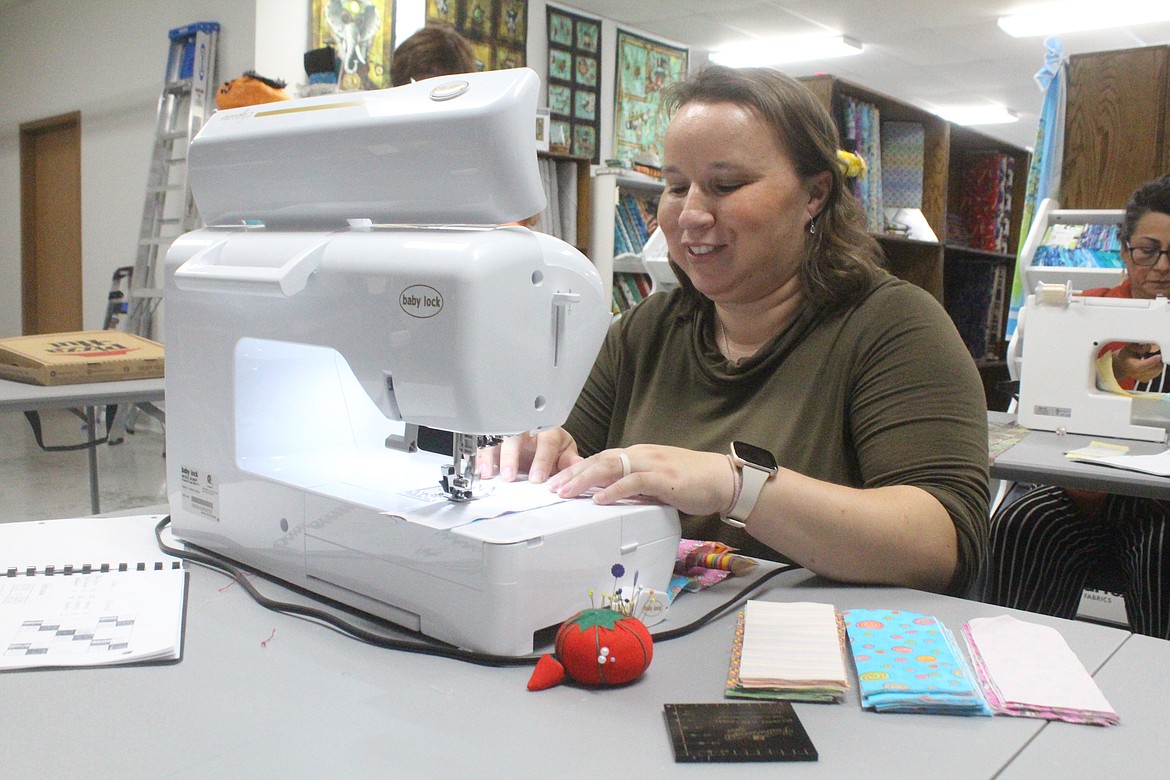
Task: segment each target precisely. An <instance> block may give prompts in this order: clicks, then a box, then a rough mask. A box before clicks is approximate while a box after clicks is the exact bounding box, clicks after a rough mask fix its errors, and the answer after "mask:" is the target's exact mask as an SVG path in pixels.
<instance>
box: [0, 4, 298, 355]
mask: <svg viewBox="0 0 1170 780" xmlns="http://www.w3.org/2000/svg"><path fill="white" fill-rule="evenodd" d="M265 1H266V2H275V0H265ZM299 2H300V0H298V3H299ZM305 2H306V3H307V0H305ZM256 5H257V3H256V2H255V1H254V0H202V2H189V1H187V2H184V1H183V0H84V1H83V2H79V1H78V0H26V2H24V3H19V4H17V5H15V6H11V7H6V8H5V9H4V10H3V11H0V83H2V84H4V98H3V100H0V279H4V280H5V282H4V283H3V284H0V337H6V336H14V335H18V334H19V333H20V327H21V323H20V309H21V306H20V284H19V279H20V125H21V123H24V122H31V121H35V120H38V119H45V118H48V117H52V116H57V115H59V114H65V113H69V112H73V111H80V112H81V231H82V232H81V246H82V268H83V270H82V274H83V279H82V295H83V301H84V307H85V310H84V323H85V327H87V328H97V327H101V323H102V319H103V316H104V314H105V298H106V293H107V291H108V290H109V286H110V277H111V275H112V274H113V272H114V269H115V268H117V267H118V266H121V265H128V264H132V263H133V262H134V253H135V244H136V241H137V237H138V228H139V222H140V221H141V218H142V201H143V196H144V193H145V189H146V177H147V173H148V171H149V168H150V151H151V148H152V145H153V142H154V118H155V112H156V110H157V104H158V96H159V92H160V91H161V89H162V79H163V75H164V70H165V66H166V58H167V51H168V48H169V45H170V41H169V39H168V38H167V32H168V31H169V30H171V29H173V28H175V27H180V26H182V25H184V24H189V23H191V22H199V21H217V22H219V23H220V25H222V27H221V34H220V39H219V41H220V43H219V57H218V61H219V74H221V75H222V74H225V73H227V74H239V73H242V72H243V71H244V70H247V69H248V68H251V67H253V56H254V48H255V41H256ZM303 15H304V14H302V16H303ZM302 51H303V47H302Z"/></svg>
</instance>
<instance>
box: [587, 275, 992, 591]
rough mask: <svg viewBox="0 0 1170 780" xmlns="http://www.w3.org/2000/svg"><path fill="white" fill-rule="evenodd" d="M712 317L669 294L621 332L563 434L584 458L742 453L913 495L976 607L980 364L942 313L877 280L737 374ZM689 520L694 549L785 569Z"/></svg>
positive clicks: (981, 539)
mask: <svg viewBox="0 0 1170 780" xmlns="http://www.w3.org/2000/svg"><path fill="white" fill-rule="evenodd" d="M712 317H713V308H712V306H711V305H710V304H709V303H706V302H705V303H704V305H702V306H697V305H696V304H694V303H692V302H691V301H689V300H688V299H687V298H685V297H684V295H683V292H682V291H681V290H675V291H673V292H671V293H667V294H657V295H652V296H650V297H649V298H647V299H646V300H645V301H643V302H642V303H641V304H640V305H639V306H637V307H635V308H633V309H631V310H629V311H627V312H626V313H625V314H623V315H622V317H621V318H620V319H618V320H617V321H615V322H614V324H613V325H612V327H611V328H610V331H609V333H608V335H607V336H606V339H605V343H604V344H603V345H602V348H601V352H600V354H599V355H598V357H597V361H596V363H595V364H594V366H593V370H592V372H591V374H590V376H589V379H588V380H587V381H586V383H585V387H584V389H583V390H582V392H581V395H580V397H579V398H578V400H577V404H576V406H575V408H574V409H573V412H572V413H571V414H570V416H569V419H568V421H567V422H566V423H565V427H566V429H567V430H568V431H569V432H570V433H571V434H572V435H573V437H574V438H575V439H576V441H577V445H578V448H579V450H580V452H581V454H582V455H590V454H592V453H596V452H600V451H601V450H604V449H607V448H610V447H624V446H629V445H633V444H664V445H673V446H678V447H686V448H688V449H692V450H700V451H708V452H718V453H726V452H727V451H728V446H729V444H730V442H731V441H733V440H737V439H738V440H742V441H746V442H749V443H751V444H755V445H757V446H760V447H764V448H765V449H768V450H771V452H772V453H773V454H774V455H775V456H776V460H777V461H778V462H779V463H780V465H781V466H783V467H786V468H789V469H792V470H794V471H798V472H800V473H802V474H805V475H807V476H810V477H814V478H816V479H820V480H824V481H827V482H833V483H837V484H840V485H846V486H850V487H860V488H873V487H881V486H885V485H914V486H916V487H919V488H922V489H923V490H926V491H927V492H929V493H930V494H931V495H933V496H934V497H935V498H937V499H938V500H939V501H940V502H941V503H942V505H943V506H944V507H946V509H947V511H948V512H949V513H950V515H951V518H952V520H953V521H954V523H955V531H956V536H957V540H958V552H959V554H958V561H959V562H958V566H957V568H956V570H955V575H954V578H953V580H952V581H951V584H950V587H949V589H948V590H949V591H950V592H952V593H957V594H963V593H966V592H967V591H968V590H969V588H970V587H971V585H972V584H973V583H974V581H975V578H976V576H977V574H978V571H979V567H980V563H981V561H982V560H983V556H984V550H985V546H986V539H987V526H988V523H987V508H988V487H987V416H986V408H985V400H984V395H983V386H982V383H981V381H980V378H979V374H978V371H977V370H976V368H975V364H974V362H973V361H972V360H971V356H970V354H969V353H968V352H967V350H966V348H965V347H964V346H963V342H962V340H961V339H960V338H959V335H958V333H957V332H956V331H955V327H954V325H953V324H952V322H951V320H950V318H949V317H948V315H947V314H946V312H945V311H944V310H943V308H942V307H941V306H940V305H939V304H938V302H937V301H936V300H935V299H934V298H933V297H931V296H930V295H929V294H928V293H927V292H925V291H924V290H922V289H921V288H919V287H916V286H914V285H912V284H909V283H907V282H904V281H901V280H899V279H895V278H894V277H892V276H889V275H888V274H884V273H883V275H882V276H881V277H880V279H879V280H878V282H876V283H875V284H874V286H873V288H872V289H871V290H870V291H869V293H868V294H867V295H866V296H865V297H864V298H863V299H862V300H861V302H860V303H858V304H856V305H854V306H852V307H849V308H844V309H838V310H835V311H825V310H817V309H814V308H812V307H805V309H803V310H802V311H801V313H800V314H798V315H797V317H796V318H795V320H794V321H793V322H792V323H791V324H790V325H789V326H788V327H787V328H785V330H784V331H783V332H782V333H780V334H778V335H777V336H776V337H775V338H773V339H772V340H771V341H769V342H768V343H767V344H765V345H764V347H763V348H761V349H760V350H759V352H757V353H756V355H754V356H752V357H751V358H748V359H745V360H743V361H741V362H740V363H739V365H734V364H732V363H730V362H729V361H728V360H726V359H725V358H724V357H723V355H722V354H721V353H720V351H719V349H718V347H717V345H716V343H715V336H714V330H713V326H712V321H713V320H712ZM682 521H683V536H684V537H686V538H693V539H703V540H719V541H722V542H725V543H727V544H729V545H732V546H733V547H736V548H738V549H739V550H741V551H743V552H744V553H746V554H749V555H755V556H757V557H762V558H768V559H773V560H784V558H783V556H782V555H780V554H778V553H777V552H776V551H775V550H772V549H770V548H768V547H767V546H765V545H763V544H762V543H761V542H758V541H756V540H755V539H753V538H752V537H750V536H748V535H747V534H746V533H745V532H744V531H742V530H738V529H734V528H731V527H730V526H728V525H726V524H725V523H722V522H721V521H720V520H719V518H718V516H717V515H710V516H702V517H695V516H687V515H684V516H683V518H682ZM781 522H783V519H782V518H781ZM848 543H849V542H848V540H847V539H843V540H842V544H848Z"/></svg>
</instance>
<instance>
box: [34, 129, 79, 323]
mask: <svg viewBox="0 0 1170 780" xmlns="http://www.w3.org/2000/svg"><path fill="white" fill-rule="evenodd" d="M20 231H21V262H20V271H21V301H22V305H21V315H22V323H21V328H22V331H23V332H24V333H25V334H35V333H60V332H65V331H75V330H81V329H82V295H81V289H82V281H81V114H79V113H72V114H66V115H63V116H58V117H53V118H51V119H44V120H40V121H37V122H30V123H27V124H23V125H21V126H20Z"/></svg>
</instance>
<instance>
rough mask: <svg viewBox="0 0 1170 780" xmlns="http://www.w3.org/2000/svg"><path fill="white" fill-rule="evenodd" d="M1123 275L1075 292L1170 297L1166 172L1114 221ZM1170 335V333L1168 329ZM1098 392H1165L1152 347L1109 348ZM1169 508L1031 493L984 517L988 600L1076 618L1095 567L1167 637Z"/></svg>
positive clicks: (1131, 608) (1137, 625) (1136, 624)
mask: <svg viewBox="0 0 1170 780" xmlns="http://www.w3.org/2000/svg"><path fill="white" fill-rule="evenodd" d="M1120 238H1121V246H1122V248H1121V257H1122V260H1123V261H1124V263H1125V272H1126V274H1125V279H1124V280H1123V281H1122V282H1121V284H1119V285H1117V286H1116V287H1111V288H1100V289H1095V290H1086V291H1085V292H1084V293H1082V294H1083V295H1088V296H1103V297H1108V298H1146V299H1152V298H1156V297H1158V296H1166V297H1170V176H1163V177H1162V178H1160V179H1156V180H1154V181H1152V182H1149V183H1148V184H1145V185H1143V186H1142V187H1139V188H1138V190H1137V191H1136V192H1134V194H1133V197H1132V198H1131V199H1130V202H1129V205H1128V206H1127V207H1126V209H1125V216H1124V219H1123V222H1122V223H1121V229H1120ZM1167 336H1168V338H1170V332H1168V333H1167ZM1097 365H1098V370H1099V372H1100V374H1101V375H1100V376H1099V377H1098V384H1099V386H1106V387H1108V386H1113V387H1117V386H1119V387H1120V388H1122V389H1124V390H1126V391H1129V392H1135V393H1140V392H1146V393H1151V392H1152V393H1167V392H1170V377H1168V373H1170V372H1167V370H1166V365H1165V363H1164V361H1163V360H1162V354H1161V346H1160V345H1157V344H1120V343H1113V344H1108V345H1106V347H1105V348H1104V349H1103V353H1102V355H1101V356H1100V358H1099V359H1098V361H1097ZM1168 532H1170V503H1168V502H1166V501H1159V500H1156V499H1150V498H1138V497H1134V496H1117V495H1106V494H1103V493H1090V492H1087V491H1073V490H1064V489H1061V488H1057V487H1050V486H1041V487H1036V488H1033V489H1032V490H1030V491H1028V492H1027V493H1025V494H1024V495H1023V496H1021V497H1020V498H1018V499H1016V500H1014V501H1012V502H1011V503H1009V504H1007V505H1006V506H1004V507H1002V508H1001V509H1000V510H998V511H997V512H996V514H995V516H994V517H993V518H992V521H991V546H990V552H989V558H988V564H989V571H988V581H987V600H988V601H990V602H992V603H995V604H1000V605H1002V606H1005V607H1015V608H1018V609H1026V610H1029V611H1032V612H1043V613H1045V614H1049V615H1057V616H1059V617H1066V618H1072V617H1075V616H1076V613H1077V608H1078V606H1079V604H1080V600H1081V592H1082V591H1083V590H1084V588H1085V584H1086V580H1087V578H1088V577H1089V575H1090V574H1091V573H1092V572H1094V571H1100V570H1102V569H1103V570H1106V571H1110V572H1119V573H1120V575H1121V577H1122V579H1123V580H1124V582H1125V593H1124V596H1125V611H1126V616H1127V618H1128V619H1129V624H1130V628H1131V629H1132V630H1133V631H1135V632H1137V633H1140V634H1148V635H1150V636H1156V637H1161V638H1163V639H1170V535H1168Z"/></svg>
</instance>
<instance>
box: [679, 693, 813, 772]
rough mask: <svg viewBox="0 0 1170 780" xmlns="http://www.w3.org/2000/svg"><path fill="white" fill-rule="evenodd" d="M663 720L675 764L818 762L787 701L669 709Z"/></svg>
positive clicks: (681, 706) (810, 741)
mask: <svg viewBox="0 0 1170 780" xmlns="http://www.w3.org/2000/svg"><path fill="white" fill-rule="evenodd" d="M665 715H666V728H667V731H669V732H670V739H671V742H672V744H673V745H674V760H675V761H677V762H708V763H715V762H728V763H731V762H744V761H816V760H817V749H816V748H815V747H813V743H812V740H810V739H809V737H808V732H806V731H805V730H804V725H803V724H802V723H801V722H800V718H798V717H797V716H796V712H795V711H794V710H793V709H792V704H790V703H789V702H786V701H775V702H771V701H770V702H750V703H739V704H730V703H728V704H724V703H710V704H667V705H665Z"/></svg>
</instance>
